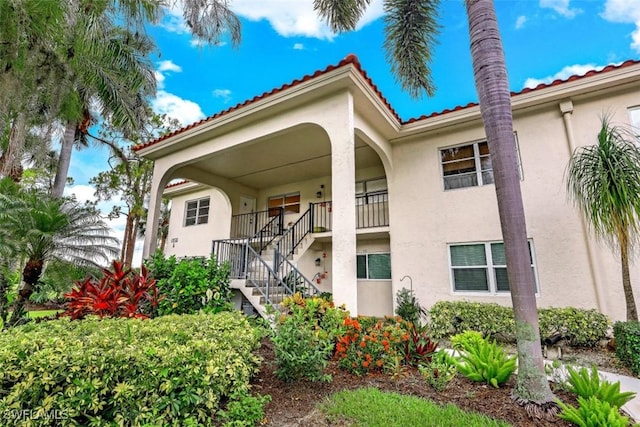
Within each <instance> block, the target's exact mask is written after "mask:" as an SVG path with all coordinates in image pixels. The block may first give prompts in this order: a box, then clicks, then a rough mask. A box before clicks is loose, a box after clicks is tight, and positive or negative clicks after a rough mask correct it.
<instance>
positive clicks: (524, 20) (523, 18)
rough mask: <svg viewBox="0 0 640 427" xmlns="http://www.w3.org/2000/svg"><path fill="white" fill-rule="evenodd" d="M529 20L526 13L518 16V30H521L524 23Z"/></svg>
mask: <svg viewBox="0 0 640 427" xmlns="http://www.w3.org/2000/svg"><path fill="white" fill-rule="evenodd" d="M526 22H527V17H526V16H524V15H520V16H518V19H516V30H519V29H520V28H522V27H524V24H525V23H526Z"/></svg>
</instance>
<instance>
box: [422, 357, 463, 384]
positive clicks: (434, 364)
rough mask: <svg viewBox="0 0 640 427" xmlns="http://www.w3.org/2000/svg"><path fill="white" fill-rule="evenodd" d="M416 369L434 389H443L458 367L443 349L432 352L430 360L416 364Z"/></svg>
mask: <svg viewBox="0 0 640 427" xmlns="http://www.w3.org/2000/svg"><path fill="white" fill-rule="evenodd" d="M418 370H419V371H420V374H421V375H422V377H423V378H424V380H425V381H426V382H427V384H429V385H430V386H431V387H433V388H434V389H435V390H436V391H443V390H444V389H445V388H447V385H448V384H449V383H450V382H451V380H452V379H453V378H454V377H455V376H456V373H457V372H458V368H457V366H456V364H455V361H453V360H452V359H451V358H450V357H448V354H447V353H446V352H445V351H444V350H440V351H438V352H436V353H434V354H433V357H432V358H431V362H429V363H427V364H425V365H418Z"/></svg>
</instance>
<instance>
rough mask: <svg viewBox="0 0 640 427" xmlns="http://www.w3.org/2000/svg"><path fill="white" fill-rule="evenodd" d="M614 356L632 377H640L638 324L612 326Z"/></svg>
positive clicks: (639, 329)
mask: <svg viewBox="0 0 640 427" xmlns="http://www.w3.org/2000/svg"><path fill="white" fill-rule="evenodd" d="M613 337H614V338H615V340H616V356H618V359H620V360H621V361H622V363H624V364H625V365H626V366H627V367H629V369H631V372H633V375H636V376H638V375H640V322H616V323H615V324H614V325H613Z"/></svg>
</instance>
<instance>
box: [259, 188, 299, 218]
mask: <svg viewBox="0 0 640 427" xmlns="http://www.w3.org/2000/svg"><path fill="white" fill-rule="evenodd" d="M267 204H268V206H269V216H276V215H278V214H279V213H280V211H281V210H282V212H284V213H285V214H291V213H300V193H290V194H282V195H279V196H272V197H269V200H268V202H267Z"/></svg>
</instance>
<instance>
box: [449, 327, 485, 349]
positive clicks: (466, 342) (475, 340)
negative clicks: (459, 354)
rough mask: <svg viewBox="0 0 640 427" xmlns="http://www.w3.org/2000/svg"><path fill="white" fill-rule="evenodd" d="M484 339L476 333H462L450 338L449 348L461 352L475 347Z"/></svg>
mask: <svg viewBox="0 0 640 427" xmlns="http://www.w3.org/2000/svg"><path fill="white" fill-rule="evenodd" d="M483 340H484V337H483V336H482V334H481V333H480V332H477V331H464V332H462V333H460V334H457V335H454V336H452V337H451V346H452V347H453V349H454V350H458V351H463V350H466V349H468V348H471V347H475V346H477V345H478V344H479V342H480V341H483Z"/></svg>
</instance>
